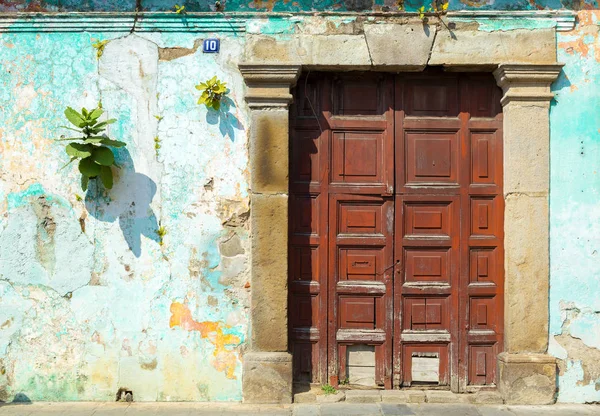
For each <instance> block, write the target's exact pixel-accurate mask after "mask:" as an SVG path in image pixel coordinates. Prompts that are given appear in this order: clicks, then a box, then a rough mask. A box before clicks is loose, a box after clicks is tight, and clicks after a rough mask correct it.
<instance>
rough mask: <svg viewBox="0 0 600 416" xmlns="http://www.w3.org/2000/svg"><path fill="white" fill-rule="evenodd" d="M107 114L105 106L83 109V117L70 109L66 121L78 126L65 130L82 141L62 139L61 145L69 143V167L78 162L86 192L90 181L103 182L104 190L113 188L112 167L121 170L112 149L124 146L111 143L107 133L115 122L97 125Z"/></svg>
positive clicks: (67, 147)
mask: <svg viewBox="0 0 600 416" xmlns="http://www.w3.org/2000/svg"><path fill="white" fill-rule="evenodd" d="M103 113H104V111H103V110H102V105H101V104H98V107H97V108H94V109H92V110H87V109H85V108H82V109H81V113H79V112H77V111H75V110H74V109H73V108H71V107H67V109H66V110H65V116H66V117H67V120H69V122H70V123H71V124H72V125H74V126H75V128H73V127H66V126H64V128H66V129H69V130H73V131H76V132H77V133H78V134H79V135H81V137H69V138H61V139H60V140H61V141H70V143H69V144H67V145H66V147H65V151H66V152H67V155H69V157H70V158H71V160H70V161H69V163H67V164H66V165H65V166H64V167H66V166H68V165H69V164H71V163H72V162H74V161H75V160H79V172H80V173H81V189H83V191H84V192H85V191H87V188H88V183H89V181H90V179H96V178H100V180H101V181H102V184H103V185H104V187H105V188H107V189H111V188H112V186H113V174H112V170H111V167H112V166H115V167H117V168H118V167H119V166H118V165H117V164H116V163H115V155H114V153H113V151H112V149H111V147H123V146H125V143H124V142H120V141H118V140H112V139H110V138H109V137H108V136H107V135H106V134H105V133H104V130H106V126H108V125H109V124H112V123H114V122H115V121H116V120H115V119H110V120H105V121H98V120H99V118H100V116H101V115H102V114H103Z"/></svg>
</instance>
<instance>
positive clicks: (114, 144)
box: [100, 138, 127, 147]
mask: <svg viewBox="0 0 600 416" xmlns="http://www.w3.org/2000/svg"><path fill="white" fill-rule="evenodd" d="M100 143H101V144H103V145H106V146H112V147H125V146H127V143H125V142H121V141H119V140H112V139H109V138H104V139H102V140H100Z"/></svg>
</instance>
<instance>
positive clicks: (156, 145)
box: [154, 136, 162, 157]
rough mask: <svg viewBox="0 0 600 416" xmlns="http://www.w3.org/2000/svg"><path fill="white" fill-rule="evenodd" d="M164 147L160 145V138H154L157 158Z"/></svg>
mask: <svg viewBox="0 0 600 416" xmlns="http://www.w3.org/2000/svg"><path fill="white" fill-rule="evenodd" d="M161 147H162V146H161V145H160V137H158V136H156V137H154V151H155V152H156V157H158V151H159V150H160V148H161Z"/></svg>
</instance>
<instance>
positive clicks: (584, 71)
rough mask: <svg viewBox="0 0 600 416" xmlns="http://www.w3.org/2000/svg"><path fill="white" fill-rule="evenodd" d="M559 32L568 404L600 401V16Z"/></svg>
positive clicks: (556, 174)
mask: <svg viewBox="0 0 600 416" xmlns="http://www.w3.org/2000/svg"><path fill="white" fill-rule="evenodd" d="M578 21H579V23H578V25H577V27H576V28H575V30H574V31H572V32H559V33H558V61H559V62H564V63H565V64H566V65H565V67H564V70H563V73H562V74H561V76H560V78H559V79H558V81H557V82H556V83H555V84H554V87H553V89H554V91H555V93H556V100H555V102H554V103H553V104H552V108H551V112H550V116H551V118H550V127H551V140H550V157H551V174H550V268H551V271H550V353H551V354H553V355H555V356H556V357H558V358H560V361H559V368H560V375H559V387H560V390H559V396H558V400H559V401H563V402H598V401H600V254H599V253H600V39H599V38H598V33H599V29H600V26H599V25H600V11H598V10H586V11H581V12H579V15H578Z"/></svg>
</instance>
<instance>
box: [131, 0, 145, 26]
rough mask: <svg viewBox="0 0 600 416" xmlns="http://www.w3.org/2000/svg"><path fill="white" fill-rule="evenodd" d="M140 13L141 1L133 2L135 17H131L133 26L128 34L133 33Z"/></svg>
mask: <svg viewBox="0 0 600 416" xmlns="http://www.w3.org/2000/svg"><path fill="white" fill-rule="evenodd" d="M141 11H142V0H135V15H134V16H133V26H131V30H130V31H129V33H130V34H131V33H133V32H135V26H136V24H137V21H138V17H139V13H140V12H141Z"/></svg>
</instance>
